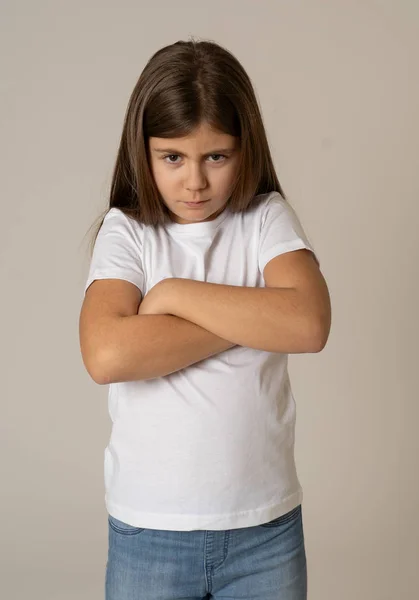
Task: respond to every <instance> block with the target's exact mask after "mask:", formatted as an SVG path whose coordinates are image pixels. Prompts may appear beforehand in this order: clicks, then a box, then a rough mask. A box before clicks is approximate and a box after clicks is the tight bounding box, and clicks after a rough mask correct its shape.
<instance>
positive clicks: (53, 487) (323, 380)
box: [0, 0, 419, 600]
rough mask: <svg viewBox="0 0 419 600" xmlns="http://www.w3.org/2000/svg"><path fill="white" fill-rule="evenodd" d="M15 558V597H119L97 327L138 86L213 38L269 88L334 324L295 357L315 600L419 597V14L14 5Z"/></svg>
mask: <svg viewBox="0 0 419 600" xmlns="http://www.w3.org/2000/svg"><path fill="white" fill-rule="evenodd" d="M0 22H1V31H0V38H1V48H0V49H1V53H0V56H1V59H0V60H1V79H0V86H1V110H0V118H1V146H2V154H1V192H2V193H1V236H0V249H1V255H0V257H1V258H0V278H1V279H0V281H1V311H0V315H1V316H0V318H1V322H0V331H1V362H0V365H1V366H0V369H1V395H0V398H1V407H0V408H1V420H0V423H1V450H0V456H1V482H0V485H1V490H0V499H1V538H0V539H1V541H0V545H1V556H0V570H1V573H0V595H1V597H3V598H7V599H8V600H15V599H16V600H18V599H19V600H23V599H24V598H31V599H32V600H37V599H42V600H49V599H51V600H69V599H74V598H77V599H78V600H96V599H97V600H100V599H102V598H103V586H104V573H105V564H106V558H107V515H106V511H105V505H104V483H103V450H104V447H105V446H106V444H107V442H108V437H109V434H110V426H111V421H110V419H109V417H108V412H107V393H108V388H107V386H99V385H97V384H95V383H94V382H93V380H92V379H91V378H90V377H89V375H88V373H87V372H86V370H85V368H84V366H83V363H82V359H81V353H80V348H79V337H78V335H79V334H78V319H79V314H80V308H81V304H82V301H83V286H84V282H85V279H86V277H87V269H88V264H89V252H88V241H89V240H90V234H91V232H89V233H87V235H86V236H85V234H86V232H87V231H88V229H89V227H90V226H91V225H92V223H93V222H94V221H95V220H96V219H97V218H98V216H99V215H100V213H101V212H102V211H103V209H104V208H106V203H107V195H108V191H109V185H110V179H111V173H112V169H113V165H114V161H115V157H116V151H117V146H118V144H119V139H120V135H121V131H122V123H123V118H124V114H125V110H126V107H127V102H128V98H129V96H130V94H131V91H132V89H133V87H134V85H135V83H136V81H137V79H138V77H139V75H140V73H141V71H142V69H143V67H144V66H145V63H146V62H147V60H148V59H149V58H150V56H151V55H152V54H153V53H154V52H155V51H156V50H157V49H159V48H161V47H162V46H165V45H167V44H171V43H174V42H176V41H178V40H180V39H184V40H186V39H188V38H189V36H195V37H196V38H200V39H210V40H213V41H215V42H217V43H220V44H222V45H224V46H225V47H227V48H228V49H229V50H230V51H231V52H233V53H234V54H235V56H236V57H237V58H238V59H239V60H240V62H241V63H242V64H243V66H244V68H245V69H246V70H247V72H248V74H249V76H250V77H251V79H252V81H253V84H254V86H255V89H256V93H257V97H258V101H259V102H260V106H261V110H262V114H263V119H264V123H265V126H266V130H267V133H268V139H269V142H270V145H271V149H272V153H273V157H274V161H275V166H276V167H277V171H278V176H279V179H280V181H281V184H282V185H283V187H284V189H285V192H286V193H287V195H288V196H289V199H290V201H291V203H292V204H293V206H294V208H295V209H296V210H297V213H298V215H299V217H300V219H301V221H302V223H303V226H304V228H305V230H306V233H307V234H308V236H309V238H310V240H311V241H312V243H313V245H314V246H315V248H316V251H317V253H318V256H319V258H320V261H321V268H322V272H323V274H324V276H325V278H326V281H327V283H328V286H329V290H330V294H331V299H332V330H331V334H330V337H329V341H328V343H327V346H326V348H325V349H324V350H323V351H322V352H321V353H318V354H300V355H290V362H289V365H290V367H289V368H290V376H291V382H292V387H293V392H294V396H295V399H296V403H297V427H296V460H297V468H298V474H299V478H300V480H301V483H302V486H303V489H304V502H303V520H304V527H305V537H306V551H307V560H308V569H309V600H338V599H339V600H354V599H356V600H414V599H415V598H417V597H418V591H417V589H416V588H417V586H416V581H415V579H416V575H417V567H418V561H419V548H418V545H419V522H418V518H417V511H418V506H419V483H418V471H419V469H418V452H419V442H418V439H419V438H418V432H417V427H418V419H419V410H418V400H419V397H418V396H419V394H418V367H417V363H418V350H417V340H418V334H419V330H418V329H419V328H418V308H419V297H418V296H419V294H418V287H419V286H418V271H419V269H418V258H419V236H418V224H419V208H418V201H419V178H418V174H419V114H418V113H419V111H418V107H419V81H418V73H419V70H418V67H419V60H418V57H419V3H417V1H415V0H410V1H409V0H398V1H397V2H396V0H394V1H391V0H377V1H366V0H362V1H361V0H358V1H356V0H346V1H339V0H337V1H329V2H328V1H317V2H313V1H310V0H305V1H298V0H297V1H288V2H287V1H278V0H271V1H262V0H257V1H249V0H247V1H246V0H237V1H232V0H230V1H229V0H211V2H203V1H196V0H195V1H186V0H177V1H176V2H173V1H171V2H168V1H160V2H141V1H138V0H137V1H134V0H132V1H124V0H120V1H119V2H108V1H103V0H101V1H99V0H83V1H82V0H68V1H63V0H54V1H52V0H50V1H48V0H38V1H37V2H32V1H30V0H2V1H1V19H0Z"/></svg>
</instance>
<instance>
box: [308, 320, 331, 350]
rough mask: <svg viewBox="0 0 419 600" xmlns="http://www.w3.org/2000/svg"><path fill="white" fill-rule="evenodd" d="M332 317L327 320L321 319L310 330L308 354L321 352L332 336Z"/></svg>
mask: <svg viewBox="0 0 419 600" xmlns="http://www.w3.org/2000/svg"><path fill="white" fill-rule="evenodd" d="M330 325H331V323H330V316H328V317H327V318H320V319H316V320H315V321H314V324H312V327H311V328H309V331H310V336H309V340H308V346H309V348H310V349H309V350H308V352H312V353H317V352H321V351H322V350H323V349H324V348H325V346H326V344H327V340H328V339H329V334H330Z"/></svg>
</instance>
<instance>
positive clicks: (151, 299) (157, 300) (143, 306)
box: [138, 279, 171, 315]
mask: <svg viewBox="0 0 419 600" xmlns="http://www.w3.org/2000/svg"><path fill="white" fill-rule="evenodd" d="M170 281H171V279H162V280H161V281H159V283H157V284H156V285H155V286H154V287H152V288H151V290H150V291H149V292H148V294H146V295H145V296H144V298H143V300H142V302H141V303H140V306H139V309H138V314H139V315H165V314H170V313H168V310H167V306H168V299H169V284H168V283H166V282H170Z"/></svg>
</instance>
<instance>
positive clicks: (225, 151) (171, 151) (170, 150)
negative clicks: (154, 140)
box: [152, 148, 235, 158]
mask: <svg viewBox="0 0 419 600" xmlns="http://www.w3.org/2000/svg"><path fill="white" fill-rule="evenodd" d="M152 150H153V152H161V153H162V154H163V153H167V154H178V155H179V156H186V158H189V156H188V155H187V154H185V153H184V152H180V151H179V150H175V149H174V148H152ZM234 150H235V148H217V149H216V150H211V151H210V152H206V153H205V154H202V155H201V156H209V155H210V154H230V153H231V152H234Z"/></svg>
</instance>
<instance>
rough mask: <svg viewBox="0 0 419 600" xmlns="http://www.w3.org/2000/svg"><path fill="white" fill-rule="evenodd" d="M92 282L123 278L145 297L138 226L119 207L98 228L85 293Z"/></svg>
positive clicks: (109, 213) (112, 209) (106, 216)
mask: <svg viewBox="0 0 419 600" xmlns="http://www.w3.org/2000/svg"><path fill="white" fill-rule="evenodd" d="M95 279H124V280H125V281H130V282H131V283H133V284H134V285H136V286H137V287H138V288H139V290H140V291H141V293H142V295H143V296H144V271H143V265H142V243H141V236H140V230H139V226H138V224H137V223H136V221H135V220H134V219H132V218H130V217H127V216H126V215H125V214H124V213H123V212H122V210H120V209H119V208H111V210H110V211H109V212H108V213H107V214H106V215H105V218H104V220H103V223H102V226H101V228H100V229H99V233H98V235H97V238H96V241H95V245H94V248H93V254H92V259H91V261H90V267H89V273H88V277H87V281H86V283H85V286H84V294H86V291H87V288H88V287H89V285H90V284H91V283H93V281H94V280H95Z"/></svg>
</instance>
